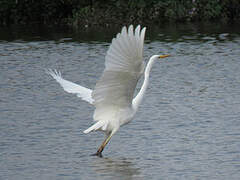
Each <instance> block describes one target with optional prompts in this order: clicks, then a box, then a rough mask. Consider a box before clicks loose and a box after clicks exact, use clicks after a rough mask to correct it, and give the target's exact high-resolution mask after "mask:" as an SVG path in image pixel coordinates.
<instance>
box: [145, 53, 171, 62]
mask: <svg viewBox="0 0 240 180" xmlns="http://www.w3.org/2000/svg"><path fill="white" fill-rule="evenodd" d="M169 56H170V54H166V55H153V56H152V57H151V58H150V61H155V60H159V59H162V58H166V57H169Z"/></svg>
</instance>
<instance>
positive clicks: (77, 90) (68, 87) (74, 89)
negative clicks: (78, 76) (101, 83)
mask: <svg viewBox="0 0 240 180" xmlns="http://www.w3.org/2000/svg"><path fill="white" fill-rule="evenodd" d="M46 73H47V74H50V75H51V76H52V77H53V78H54V79H55V80H56V81H57V82H58V83H59V84H60V85H61V86H62V87H63V89H64V90H65V91H66V92H68V93H73V94H76V95H77V96H78V97H80V98H81V99H82V100H85V101H87V102H89V103H90V104H93V98H92V90H91V89H88V88H85V87H83V86H80V85H78V84H75V83H73V82H70V81H67V80H65V79H63V78H62V76H61V73H60V72H58V71H57V70H52V69H49V70H46Z"/></svg>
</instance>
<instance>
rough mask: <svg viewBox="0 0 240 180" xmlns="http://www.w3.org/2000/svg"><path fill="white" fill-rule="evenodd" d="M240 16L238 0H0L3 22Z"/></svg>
mask: <svg viewBox="0 0 240 180" xmlns="http://www.w3.org/2000/svg"><path fill="white" fill-rule="evenodd" d="M239 19H240V1H239V0H0V25H11V24H29V23H40V24H69V25H74V26H77V27H79V26H92V25H100V26H108V25H110V24H111V25H112V24H116V25H118V24H128V23H135V24H136V23H147V24H148V23H159V22H163V21H173V22H176V21H182V22H185V21H219V20H220V21H223V22H232V21H236V20H239Z"/></svg>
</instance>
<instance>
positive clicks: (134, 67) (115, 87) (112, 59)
mask: <svg viewBox="0 0 240 180" xmlns="http://www.w3.org/2000/svg"><path fill="white" fill-rule="evenodd" d="M145 30H146V28H143V29H142V30H141V28H140V25H139V26H137V28H136V29H135V31H134V29H133V26H132V25H131V26H129V28H128V30H127V28H126V27H123V28H122V31H121V33H119V34H118V35H117V37H116V38H114V39H113V40H112V44H111V45H110V48H109V50H108V51H107V55H106V57H105V70H104V72H103V74H102V76H101V78H100V80H99V81H98V82H97V84H96V87H95V89H94V90H93V93H92V97H93V99H94V105H95V106H96V110H95V115H94V117H95V118H94V119H95V120H97V119H96V118H97V112H102V110H103V108H104V107H107V106H116V107H120V108H121V107H127V106H130V105H131V104H132V99H133V95H134V91H135V88H136V85H137V81H138V79H139V78H140V76H141V74H142V73H143V69H144V63H143V44H144V36H145Z"/></svg>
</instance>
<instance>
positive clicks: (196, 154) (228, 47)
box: [0, 24, 240, 180]
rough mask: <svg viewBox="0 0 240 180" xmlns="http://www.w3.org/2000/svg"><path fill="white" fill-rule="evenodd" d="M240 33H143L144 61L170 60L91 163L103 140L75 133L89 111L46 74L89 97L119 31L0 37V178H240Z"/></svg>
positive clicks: (205, 29) (200, 28)
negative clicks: (129, 118)
mask: <svg viewBox="0 0 240 180" xmlns="http://www.w3.org/2000/svg"><path fill="white" fill-rule="evenodd" d="M40 31H42V32H43V33H40ZM96 32H97V33H96ZM239 32H240V26H238V25H226V26H223V25H214V24H210V25H175V26H164V27H149V28H148V31H147V36H146V44H145V54H144V56H145V58H146V59H148V58H149V57H150V56H151V55H153V54H159V53H162V54H165V53H170V54H171V55H172V57H171V58H168V59H165V60H164V61H162V62H157V63H156V64H155V66H154V68H153V69H152V73H151V83H150V86H149V88H148V91H147V95H146V97H145V100H144V102H143V103H142V105H141V107H140V109H139V112H138V113H137V115H136V117H135V119H134V120H133V121H132V122H131V123H130V124H128V125H127V126H124V127H122V128H121V129H120V131H119V132H118V133H117V134H116V135H115V136H114V137H113V138H112V140H111V141H110V144H109V145H108V146H107V147H106V149H105V151H104V153H103V155H104V158H98V157H94V156H90V154H92V153H94V152H95V151H96V149H97V147H98V145H99V144H100V143H101V141H102V139H103V135H102V134H101V133H99V132H98V133H91V134H88V135H85V134H83V132H82V131H83V130H85V129H86V128H87V127H89V126H90V125H91V124H92V112H93V110H94V109H93V107H92V106H90V105H89V104H87V103H86V102H83V101H81V100H80V99H78V98H77V97H75V96H74V95H71V94H67V93H65V92H64V91H63V90H62V89H61V88H60V86H59V85H58V84H57V83H56V82H55V81H54V80H53V79H51V78H50V77H49V76H47V75H46V74H45V71H44V70H45V68H56V69H58V70H60V71H61V72H62V74H63V76H64V77H65V78H66V79H68V80H71V81H73V82H76V83H79V84H81V85H84V86H87V87H89V88H93V87H94V85H95V83H96V81H97V79H98V77H99V75H100V74H101V72H102V70H103V68H104V66H103V64H104V56H105V53H106V51H107V49H108V46H109V43H110V41H111V38H112V37H113V35H114V34H115V33H116V30H105V31H104V30H101V29H100V30H98V29H93V30H90V31H89V32H87V31H83V32H76V31H69V30H66V29H62V31H61V29H47V28H43V29H39V28H36V29H35V30H31V29H27V28H12V29H0V39H1V40H0V179H4V180H5V179H8V180H16V179H18V180H27V179H56V180H59V179H76V180H77V179H84V180H88V179H91V180H92V179H99V180H102V179H125V180H128V179H129V180H130V179H136V180H138V179H156V180H157V179H216V180H219V179H239V177H240V58H239V56H240V48H239V47H240V33H239ZM138 89H139V86H138Z"/></svg>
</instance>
